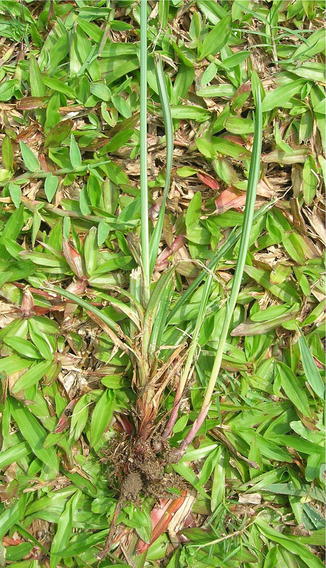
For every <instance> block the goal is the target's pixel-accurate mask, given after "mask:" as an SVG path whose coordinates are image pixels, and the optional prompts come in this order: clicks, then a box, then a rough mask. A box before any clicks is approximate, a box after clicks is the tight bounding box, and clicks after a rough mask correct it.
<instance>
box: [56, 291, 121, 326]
mask: <svg viewBox="0 0 326 568" xmlns="http://www.w3.org/2000/svg"><path fill="white" fill-rule="evenodd" d="M46 289H47V290H50V291H52V292H56V293H57V294H60V296H63V297H64V298H67V300H71V301H72V302H74V303H75V304H78V306H80V307H81V308H84V309H85V310H87V311H89V312H92V313H93V314H95V315H96V316H97V317H99V318H100V319H101V320H102V321H103V322H104V323H106V325H107V326H108V327H109V328H110V329H112V331H114V332H115V333H116V334H117V335H118V336H119V337H120V336H121V328H120V326H119V325H118V324H117V323H116V322H115V321H113V319H111V318H110V317H109V316H107V315H106V314H104V313H103V312H102V311H101V310H99V309H98V308H96V307H95V306H93V305H92V304H91V303H90V302H87V301H86V300H83V299H82V298H80V297H79V296H76V294H73V293H72V292H68V290H64V289H63V288H60V287H59V286H52V285H51V286H49V287H48V288H46Z"/></svg>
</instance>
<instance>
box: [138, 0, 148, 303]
mask: <svg viewBox="0 0 326 568" xmlns="http://www.w3.org/2000/svg"><path fill="white" fill-rule="evenodd" d="M139 142H140V195H141V260H142V270H143V302H144V305H147V303H148V300H149V296H150V262H149V223H148V179H147V0H140V140H139Z"/></svg>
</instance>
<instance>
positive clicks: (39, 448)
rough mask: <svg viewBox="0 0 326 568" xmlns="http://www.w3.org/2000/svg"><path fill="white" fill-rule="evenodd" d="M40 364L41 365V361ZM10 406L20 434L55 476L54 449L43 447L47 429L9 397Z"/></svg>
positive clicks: (57, 464) (55, 458) (57, 463)
mask: <svg viewBox="0 0 326 568" xmlns="http://www.w3.org/2000/svg"><path fill="white" fill-rule="evenodd" d="M40 364H41V365H42V363H40ZM10 406H11V411H12V415H13V417H14V420H15V422H16V424H17V426H18V428H19V431H20V433H21V435H22V436H23V438H24V439H25V440H26V442H27V443H28V445H29V446H30V448H31V450H32V452H33V453H34V454H35V455H36V456H37V457H38V458H39V459H40V460H41V461H42V462H43V463H44V464H45V467H46V469H47V471H48V474H49V475H51V477H52V476H53V477H55V476H56V475H57V473H58V470H59V462H58V456H57V453H56V450H55V449H54V448H44V447H43V442H44V440H45V438H46V436H47V431H46V430H45V428H44V427H43V426H42V425H41V424H40V422H39V421H38V420H37V418H35V416H33V414H32V413H31V412H30V411H29V410H28V409H27V408H25V407H24V406H23V405H22V403H20V402H18V401H16V400H14V399H11V401H10Z"/></svg>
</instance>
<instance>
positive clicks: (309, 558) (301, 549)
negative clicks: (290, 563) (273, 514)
mask: <svg viewBox="0 0 326 568" xmlns="http://www.w3.org/2000/svg"><path fill="white" fill-rule="evenodd" d="M255 524H256V525H257V527H258V530H259V531H260V532H261V533H262V534H263V535H264V536H265V537H267V538H268V539H270V540H272V541H274V542H277V543H279V544H281V545H282V546H284V548H286V549H287V550H289V551H290V552H292V553H293V554H296V555H297V556H299V558H301V560H303V562H304V563H305V564H306V565H307V566H308V567H309V568H322V566H323V563H322V562H321V560H320V559H319V558H317V556H315V555H314V554H313V553H312V552H311V551H310V550H309V549H308V548H307V547H306V546H304V545H303V544H301V543H300V542H299V541H298V540H297V537H295V536H292V535H285V534H282V533H280V532H278V531H276V530H275V529H273V528H272V527H270V526H269V525H268V524H267V523H265V521H263V520H262V519H261V518H259V517H258V518H257V519H256V520H255Z"/></svg>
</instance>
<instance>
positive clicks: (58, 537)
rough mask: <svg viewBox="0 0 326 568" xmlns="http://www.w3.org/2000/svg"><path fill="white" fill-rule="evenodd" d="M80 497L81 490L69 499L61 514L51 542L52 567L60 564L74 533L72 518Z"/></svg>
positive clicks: (54, 567) (55, 567)
mask: <svg viewBox="0 0 326 568" xmlns="http://www.w3.org/2000/svg"><path fill="white" fill-rule="evenodd" d="M78 499H79V491H77V493H76V494H75V495H73V496H72V497H71V498H70V499H69V501H68V502H67V504H66V506H65V509H64V511H63V513H62V514H61V515H60V518H59V521H58V524H57V530H56V533H55V535H54V537H53V540H52V544H51V550H50V568H57V566H58V565H60V559H61V556H60V553H61V552H64V551H65V549H66V547H67V544H68V542H69V539H70V537H71V535H72V519H73V513H74V509H75V507H76V506H77V503H78Z"/></svg>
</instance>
